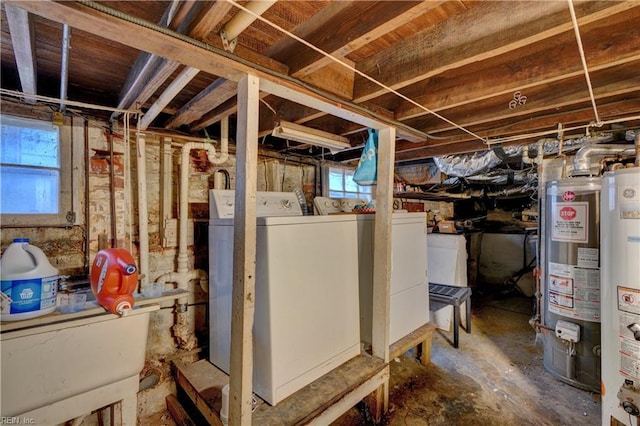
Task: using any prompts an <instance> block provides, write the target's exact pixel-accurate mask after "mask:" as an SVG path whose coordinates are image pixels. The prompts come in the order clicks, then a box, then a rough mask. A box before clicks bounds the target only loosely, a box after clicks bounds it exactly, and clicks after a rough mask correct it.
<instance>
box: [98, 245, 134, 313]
mask: <svg viewBox="0 0 640 426" xmlns="http://www.w3.org/2000/svg"><path fill="white" fill-rule="evenodd" d="M90 280H91V291H93V294H94V295H95V296H96V300H97V301H98V303H100V305H102V306H103V307H104V308H105V309H106V310H108V311H110V312H111V313H114V314H116V315H124V314H126V313H127V312H128V311H129V310H131V309H133V303H134V302H133V292H134V291H135V289H136V287H137V286H138V268H137V267H136V264H135V260H134V259H133V256H131V253H129V252H128V251H127V250H125V249H121V248H109V249H104V250H100V251H99V252H98V254H97V255H96V257H95V259H94V260H93V265H92V266H91V279H90Z"/></svg>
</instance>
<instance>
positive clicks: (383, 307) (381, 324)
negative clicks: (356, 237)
mask: <svg viewBox="0 0 640 426" xmlns="http://www.w3.org/2000/svg"><path fill="white" fill-rule="evenodd" d="M395 142H396V129H395V128H394V127H384V128H382V129H380V133H379V135H378V186H377V188H376V223H375V229H374V242H375V246H376V250H375V252H374V255H373V324H372V353H373V355H374V356H376V357H378V358H381V359H383V360H384V362H386V363H388V362H389V305H390V286H391V284H390V281H391V219H392V218H391V215H392V214H393V166H394V161H395ZM382 400H383V403H382V407H381V408H382V411H383V412H384V411H387V408H388V405H389V384H388V383H385V384H384V385H383V386H382ZM377 407H378V411H379V408H380V403H379V402H378V404H377ZM375 415H376V418H378V417H379V416H381V413H380V412H376V414H375Z"/></svg>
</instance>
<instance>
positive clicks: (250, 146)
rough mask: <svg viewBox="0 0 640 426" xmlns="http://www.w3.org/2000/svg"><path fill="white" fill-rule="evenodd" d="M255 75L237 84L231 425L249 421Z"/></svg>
mask: <svg viewBox="0 0 640 426" xmlns="http://www.w3.org/2000/svg"><path fill="white" fill-rule="evenodd" d="M258 89H259V79H258V77H256V76H254V75H249V74H247V75H245V76H244V77H243V78H242V79H241V80H240V82H239V83H238V130H237V134H236V188H235V189H236V193H235V216H234V235H233V241H234V246H233V292H232V296H233V299H232V311H231V365H230V375H229V384H230V386H229V424H230V425H232V426H239V425H248V424H251V397H252V385H253V317H254V310H255V299H254V296H255V284H256V280H255V270H256V188H257V167H258V102H259V90H258Z"/></svg>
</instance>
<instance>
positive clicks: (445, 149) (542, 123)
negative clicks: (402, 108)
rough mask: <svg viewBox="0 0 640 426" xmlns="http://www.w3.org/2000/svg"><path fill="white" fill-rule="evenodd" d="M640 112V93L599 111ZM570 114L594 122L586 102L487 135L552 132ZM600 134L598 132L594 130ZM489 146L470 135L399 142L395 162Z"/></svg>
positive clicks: (613, 114) (607, 114) (576, 121)
mask: <svg viewBox="0 0 640 426" xmlns="http://www.w3.org/2000/svg"><path fill="white" fill-rule="evenodd" d="M638 109H640V92H636V93H635V96H630V97H629V99H625V100H618V101H612V102H606V103H601V104H600V105H599V106H598V111H599V112H600V114H601V116H602V117H604V118H619V117H620V116H624V115H628V114H637V111H638ZM567 114H570V117H571V119H570V122H567V124H569V125H574V126H575V125H581V124H584V125H586V124H588V123H589V122H590V121H591V120H592V119H593V108H592V107H591V105H590V103H589V102H588V101H587V102H585V103H584V105H583V107H582V108H576V109H575V110H572V111H570V112H569V113H567V111H563V112H556V113H551V114H548V115H545V116H539V117H536V118H527V119H524V120H521V121H514V120H512V119H511V120H505V121H503V122H500V123H494V127H496V130H492V131H489V132H487V136H488V137H490V138H500V137H509V136H514V135H523V134H524V135H525V136H526V134H530V133H535V132H540V131H550V130H553V129H557V126H558V122H559V121H560V120H563V119H567ZM594 130H595V131H598V129H597V128H596V129H594ZM539 138H540V137H533V136H532V137H531V138H530V139H529V140H522V141H516V142H514V144H523V143H529V142H531V141H534V140H536V139H539ZM486 148H487V145H485V144H483V143H482V142H481V141H478V140H472V139H471V138H470V136H468V135H460V136H451V137H450V138H449V139H446V140H436V139H430V140H429V141H427V142H421V143H408V142H400V143H398V144H397V145H396V160H397V161H408V160H414V159H424V158H430V157H434V156H438V155H446V154H456V153H462V152H473V151H478V150H482V149H486Z"/></svg>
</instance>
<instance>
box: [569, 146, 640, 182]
mask: <svg viewBox="0 0 640 426" xmlns="http://www.w3.org/2000/svg"><path fill="white" fill-rule="evenodd" d="M636 149H637V148H636V147H634V146H633V145H589V146H585V147H582V148H580V149H579V150H578V152H577V153H576V156H575V158H574V159H573V175H574V176H590V175H592V174H593V173H592V172H591V161H592V159H593V158H594V157H606V156H612V155H634V154H635V152H636ZM636 161H637V160H636Z"/></svg>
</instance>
